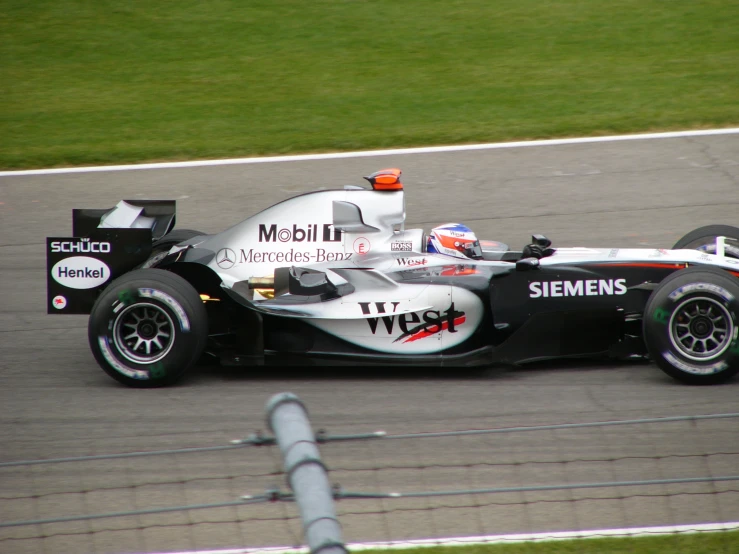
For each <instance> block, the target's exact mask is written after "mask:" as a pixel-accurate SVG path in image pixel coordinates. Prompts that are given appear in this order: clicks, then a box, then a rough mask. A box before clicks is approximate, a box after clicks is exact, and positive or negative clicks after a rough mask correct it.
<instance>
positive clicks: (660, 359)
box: [643, 267, 739, 385]
mask: <svg viewBox="0 0 739 554" xmlns="http://www.w3.org/2000/svg"><path fill="white" fill-rule="evenodd" d="M738 317H739V283H738V282H737V280H736V278H734V277H732V276H731V275H730V274H728V273H726V272H725V271H723V270H720V269H714V268H706V267H695V268H688V269H683V270H680V271H676V272H675V273H673V274H672V275H670V276H669V277H667V278H666V279H664V280H663V281H662V282H661V283H660V285H659V287H658V288H657V289H656V290H655V291H654V292H653V293H652V296H651V297H650V299H649V301H648V302H647V305H646V308H645V310H644V323H643V325H644V340H645V342H646V345H647V349H648V351H649V355H650V357H651V358H652V359H653V360H654V361H655V363H656V364H657V365H658V366H659V368H660V369H661V370H662V371H664V372H665V373H667V374H668V375H670V376H671V377H673V378H674V379H677V380H678V381H681V382H683V383H689V384H694V385H712V384H716V383H722V382H724V381H727V380H729V379H731V378H732V377H733V376H734V375H736V374H737V373H739V340H737V335H738V334H739V324H738V322H737V319H738Z"/></svg>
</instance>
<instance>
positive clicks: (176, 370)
mask: <svg viewBox="0 0 739 554" xmlns="http://www.w3.org/2000/svg"><path fill="white" fill-rule="evenodd" d="M207 335H208V317H207V314H206V311H205V308H204V306H203V302H202V301H201V299H200V295H199V294H198V292H197V291H196V290H195V289H194V288H193V287H192V285H190V283H188V282H187V281H186V280H185V279H183V278H182V277H180V276H178V275H175V274H173V273H170V272H168V271H163V270H161V269H139V270H136V271H132V272H130V273H127V274H125V275H123V276H122V277H120V278H119V279H116V280H115V281H114V282H113V283H111V284H110V286H108V288H107V289H105V291H104V292H103V294H102V295H101V296H100V298H98V300H97V301H96V302H95V305H94V306H93V308H92V312H91V313H90V320H89V324H88V338H89V341H90V348H91V349H92V352H93V355H94V356H95V359H96V360H97V362H98V364H100V367H101V368H102V369H103V370H104V371H105V372H106V373H107V374H108V375H110V376H111V377H113V379H115V380H117V381H119V382H121V383H123V384H125V385H128V386H131V387H159V386H164V385H171V384H173V383H175V382H176V381H178V380H179V379H181V378H182V376H183V375H184V374H185V372H186V371H187V369H188V368H189V367H190V366H192V365H193V364H194V363H195V362H196V361H197V360H198V358H199V356H200V355H201V354H202V352H203V349H204V347H205V341H206V339H207Z"/></svg>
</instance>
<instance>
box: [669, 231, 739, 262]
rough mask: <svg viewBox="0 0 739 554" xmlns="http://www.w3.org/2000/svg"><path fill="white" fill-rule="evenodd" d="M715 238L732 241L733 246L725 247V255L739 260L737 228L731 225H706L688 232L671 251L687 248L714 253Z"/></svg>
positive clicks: (738, 232) (738, 233)
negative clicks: (725, 238) (726, 238)
mask: <svg viewBox="0 0 739 554" xmlns="http://www.w3.org/2000/svg"><path fill="white" fill-rule="evenodd" d="M716 237H728V238H730V239H733V240H734V241H736V242H734V243H733V244H727V245H726V255H727V256H730V257H732V258H739V227H732V226H731V225H706V226H705V227H699V228H698V229H694V230H693V231H690V233H688V234H687V235H685V236H684V237H682V238H681V239H680V240H679V241H677V242H676V243H675V246H673V247H672V249H673V250H680V249H683V248H689V249H692V250H701V251H702V252H706V253H708V254H715V253H716Z"/></svg>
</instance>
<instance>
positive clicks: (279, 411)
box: [266, 392, 347, 554]
mask: <svg viewBox="0 0 739 554" xmlns="http://www.w3.org/2000/svg"><path fill="white" fill-rule="evenodd" d="M266 408H267V425H268V426H269V429H270V430H271V431H272V432H273V433H274V434H275V437H276V438H277V444H278V445H279V446H280V450H281V451H282V456H283V461H284V466H285V473H286V474H287V482H288V485H289V486H290V488H291V489H292V490H293V492H294V493H295V500H296V502H297V503H298V508H299V509H300V517H301V519H302V520H303V532H304V534H305V540H306V542H307V543H308V547H309V548H310V551H311V554H316V553H317V552H320V553H321V554H346V552H347V549H346V547H345V546H344V540H343V538H342V534H341V524H340V523H339V520H338V519H337V518H336V511H335V510H334V498H333V493H332V489H331V484H330V483H329V480H328V473H327V471H326V466H325V465H324V464H323V462H322V461H321V455H320V453H319V451H318V445H317V444H316V438H315V435H314V434H313V430H312V429H311V426H310V421H308V413H307V410H306V409H305V406H304V405H303V403H302V402H301V401H300V399H299V398H298V397H297V396H295V395H294V394H291V393H289V392H287V393H281V394H276V395H275V396H273V397H272V398H270V399H269V401H268V402H267V407H266Z"/></svg>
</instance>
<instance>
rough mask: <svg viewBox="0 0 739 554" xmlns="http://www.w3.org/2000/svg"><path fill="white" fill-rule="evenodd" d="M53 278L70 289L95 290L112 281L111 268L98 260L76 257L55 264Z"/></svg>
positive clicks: (52, 272) (52, 269)
mask: <svg viewBox="0 0 739 554" xmlns="http://www.w3.org/2000/svg"><path fill="white" fill-rule="evenodd" d="M51 277H52V278H53V279H54V281H56V282H57V283H59V284H60V285H63V286H65V287H67V288H70V289H94V288H95V287H99V286H100V285H102V284H103V283H105V282H106V281H107V280H108V279H110V268H109V267H108V266H107V264H105V263H104V262H101V261H100V260H98V259H95V258H90V257H89V256H74V257H72V258H65V259H63V260H60V261H58V262H57V263H56V264H54V267H52V268H51Z"/></svg>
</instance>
